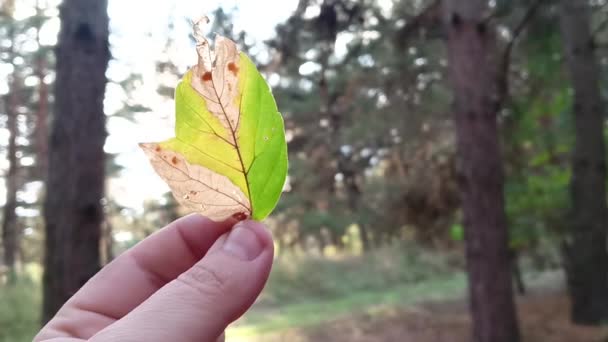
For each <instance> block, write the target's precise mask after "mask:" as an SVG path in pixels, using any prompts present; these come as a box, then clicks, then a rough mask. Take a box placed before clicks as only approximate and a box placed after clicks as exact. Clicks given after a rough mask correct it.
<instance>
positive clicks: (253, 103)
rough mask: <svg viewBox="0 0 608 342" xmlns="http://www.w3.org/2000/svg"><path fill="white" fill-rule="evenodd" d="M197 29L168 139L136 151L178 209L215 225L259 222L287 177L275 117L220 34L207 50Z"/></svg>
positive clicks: (256, 80) (264, 93)
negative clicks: (194, 58)
mask: <svg viewBox="0 0 608 342" xmlns="http://www.w3.org/2000/svg"><path fill="white" fill-rule="evenodd" d="M197 25H198V24H197ZM199 29H200V28H199V27H198V26H195V37H196V38H197V42H198V44H197V53H198V56H199V60H198V64H197V65H196V66H194V67H193V68H192V69H191V70H190V71H188V72H187V73H186V75H185V76H184V77H183V79H182V81H181V82H180V84H179V85H178V86H177V89H176V92H175V104H176V123H175V138H173V139H170V140H167V141H164V142H161V143H148V144H141V147H142V148H143V150H144V151H145V153H146V155H147V156H148V157H149V159H150V161H151V163H152V166H153V167H154V170H155V171H156V172H157V173H158V174H159V175H160V177H161V178H162V179H163V180H165V182H167V184H168V185H169V187H170V188H171V190H172V192H173V194H174V196H175V198H176V199H177V201H178V202H179V203H180V204H182V205H184V206H185V207H186V208H189V209H190V210H192V211H195V212H198V213H200V214H202V215H205V216H207V217H209V218H211V219H213V220H218V221H219V220H224V219H226V218H228V217H230V216H234V217H237V218H239V219H243V218H248V217H251V218H253V219H256V220H261V219H264V218H265V217H266V216H268V215H269V214H270V212H271V211H272V210H273V209H274V207H275V206H276V203H277V202H278V200H279V197H280V195H281V192H282V189H283V185H284V183H285V178H286V175H287V144H286V142H285V131H284V127H283V119H282V117H281V114H280V113H279V112H278V109H277V106H276V103H275V101H274V98H273V96H272V93H271V91H270V88H269V87H268V85H267V84H266V82H265V81H264V78H263V77H262V75H261V74H260V73H259V72H258V70H257V68H256V67H255V65H254V64H253V63H252V61H251V60H250V59H249V58H248V57H247V56H246V55H245V54H244V53H242V52H239V51H238V48H237V46H236V44H235V43H234V42H233V41H231V40H229V39H227V38H225V37H221V36H218V37H217V38H216V41H215V51H212V50H211V48H210V46H209V43H208V41H207V40H206V39H205V38H204V37H203V36H202V35H201V34H200V33H199V32H200V31H199Z"/></svg>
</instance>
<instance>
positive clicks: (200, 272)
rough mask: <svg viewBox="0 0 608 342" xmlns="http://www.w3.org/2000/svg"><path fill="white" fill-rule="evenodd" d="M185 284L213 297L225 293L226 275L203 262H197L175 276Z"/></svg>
mask: <svg viewBox="0 0 608 342" xmlns="http://www.w3.org/2000/svg"><path fill="white" fill-rule="evenodd" d="M177 281H178V282H181V283H182V284H184V285H185V286H187V287H189V288H191V289H193V290H195V291H197V292H199V293H200V294H202V295H203V296H205V297H209V298H214V297H218V296H223V295H225V294H226V293H227V279H226V276H225V275H223V274H221V273H220V272H219V271H217V270H214V269H212V268H210V267H209V266H208V265H205V264H204V263H197V264H195V265H194V266H192V268H191V269H189V270H188V271H187V272H185V273H183V274H182V275H180V276H179V277H178V278H177Z"/></svg>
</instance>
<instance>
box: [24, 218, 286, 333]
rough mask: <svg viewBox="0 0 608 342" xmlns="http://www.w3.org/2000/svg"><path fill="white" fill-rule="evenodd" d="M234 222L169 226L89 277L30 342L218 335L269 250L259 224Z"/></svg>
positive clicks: (262, 277) (251, 293)
mask: <svg viewBox="0 0 608 342" xmlns="http://www.w3.org/2000/svg"><path fill="white" fill-rule="evenodd" d="M233 224H234V222H224V223H215V222H213V221H210V220H208V219H206V218H204V217H202V216H199V215H190V216H187V217H184V218H181V219H179V220H177V221H175V222H173V223H171V224H170V225H168V226H167V227H165V228H163V229H162V230H160V231H158V232H157V233H155V234H153V235H152V236H150V237H148V238H146V239H145V240H143V241H142V242H140V243H139V244H137V245H136V246H135V247H133V248H132V249H130V250H129V251H127V252H125V253H123V254H122V255H120V256H119V257H118V258H116V259H115V260H114V261H112V262H111V263H110V264H108V265H107V266H106V267H104V268H103V269H102V270H101V271H100V272H99V273H98V274H97V275H95V276H94V277H93V278H92V279H91V280H89V282H88V283H87V284H85V285H84V286H83V287H82V288H81V289H80V290H79V291H78V292H77V293H76V294H75V295H74V296H73V297H72V298H71V299H70V300H68V302H67V303H66V304H65V305H64V306H63V307H62V308H61V309H60V310H59V312H58V313H57V315H56V316H55V317H54V318H53V319H52V320H51V321H50V322H49V323H48V324H47V325H46V326H45V327H44V328H43V329H42V330H41V331H40V332H39V333H38V335H37V336H36V337H35V338H34V342H41V341H45V342H51V341H52V342H78V341H80V342H82V341H85V340H87V341H91V342H109V341H121V342H128V341H133V342H135V341H145V342H157V341H158V342H161V341H162V342H165V341H180V342H182V341H183V342H189V341H193V342H201V341H216V340H217V339H223V331H224V329H225V328H226V327H227V326H228V324H230V323H232V322H233V321H234V320H236V319H237V318H238V317H240V316H241V315H242V314H243V313H244V312H245V311H246V310H247V309H248V308H249V307H250V306H251V305H252V304H253V302H254V301H255V299H256V298H257V296H258V295H259V294H260V292H261V291H262V288H263V287H264V284H265V283H266V280H267V279H268V274H269V273H270V268H271V265H272V259H273V253H274V248H273V243H272V237H271V236H270V233H269V232H268V230H266V228H265V227H264V226H263V225H262V224H260V223H257V222H254V221H244V222H239V223H237V224H236V225H235V226H234V228H233V229H232V230H231V231H230V228H231V227H232V225H233ZM229 231H230V232H229Z"/></svg>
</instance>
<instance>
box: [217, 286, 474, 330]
mask: <svg viewBox="0 0 608 342" xmlns="http://www.w3.org/2000/svg"><path fill="white" fill-rule="evenodd" d="M465 286H466V281H465V277H464V276H463V275H460V274H459V275H453V276H449V277H443V278H436V279H433V280H429V281H424V282H420V283H417V284H408V285H401V286H396V287H394V288H389V289H383V290H380V289H375V290H370V291H360V292H353V293H351V294H348V295H345V296H344V297H343V298H339V299H333V300H319V299H313V300H311V301H309V302H308V303H298V304H291V305H286V306H284V307H281V308H280V309H277V310H256V309H255V308H254V309H253V310H251V311H250V312H249V313H248V314H247V315H246V316H245V317H244V318H243V319H242V320H241V321H239V322H237V324H235V325H234V326H233V327H231V328H230V329H229V330H228V332H227V336H228V337H229V340H233V341H234V340H240V339H243V340H247V338H248V337H252V336H257V335H262V334H266V333H272V332H277V331H281V330H285V329H289V328H294V327H306V326H311V325H315V324H319V323H322V322H325V321H328V320H332V319H336V318H338V317H340V316H341V315H345V314H351V313H353V312H368V313H369V312H374V311H375V310H378V309H381V308H382V307H385V306H401V305H407V304H412V303H416V302H420V301H425V300H442V299H451V298H456V297H460V296H462V293H463V291H464V289H465Z"/></svg>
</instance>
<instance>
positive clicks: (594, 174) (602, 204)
mask: <svg viewBox="0 0 608 342" xmlns="http://www.w3.org/2000/svg"><path fill="white" fill-rule="evenodd" d="M589 19H590V18H589V8H588V2H587V1H586V0H562V1H561V10H560V25H561V31H562V37H563V45H564V50H565V51H564V52H565V56H566V64H567V68H568V71H569V72H570V77H571V80H572V87H573V88H574V123H575V125H574V126H575V136H576V143H575V145H574V152H573V156H572V179H571V182H570V193H571V199H572V213H571V215H572V216H571V219H572V221H571V228H570V229H569V231H568V233H567V234H568V236H567V239H566V240H565V243H564V247H565V248H564V252H565V259H566V273H567V279H568V289H569V292H570V297H571V300H572V312H571V315H572V320H573V321H574V322H575V323H580V324H599V323H602V322H604V321H605V320H606V319H608V253H607V251H606V232H607V231H606V229H607V223H608V222H607V219H608V218H607V216H606V210H607V209H606V185H605V182H606V159H605V158H606V157H605V154H606V152H605V146H604V136H603V130H604V122H605V119H604V105H603V103H602V100H601V96H600V89H599V81H598V76H599V73H600V69H599V67H598V64H597V61H596V58H595V55H594V53H595V51H594V44H593V38H592V37H591V34H590V21H589Z"/></svg>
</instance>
